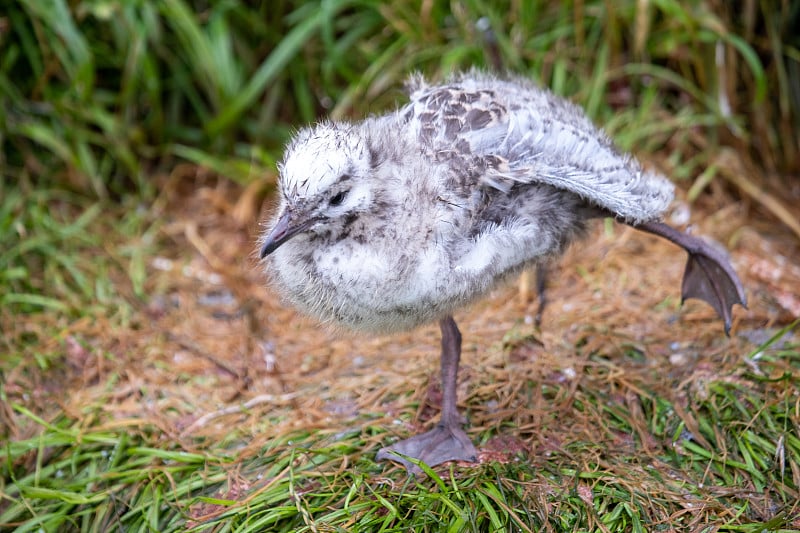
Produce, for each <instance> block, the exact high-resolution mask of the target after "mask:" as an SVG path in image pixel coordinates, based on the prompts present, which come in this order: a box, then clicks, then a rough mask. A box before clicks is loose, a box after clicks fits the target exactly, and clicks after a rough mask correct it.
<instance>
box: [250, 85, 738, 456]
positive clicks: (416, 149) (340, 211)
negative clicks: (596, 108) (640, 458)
mask: <svg viewBox="0 0 800 533" xmlns="http://www.w3.org/2000/svg"><path fill="white" fill-rule="evenodd" d="M410 88H411V97H410V101H409V103H408V104H407V105H405V106H403V107H401V108H399V109H398V110H396V111H394V112H392V113H389V114H386V115H383V116H377V117H370V118H367V119H365V120H364V121H363V122H359V123H357V124H347V123H334V122H323V123H321V124H318V125H316V126H313V127H310V128H306V129H303V130H301V131H300V132H299V133H298V134H297V135H296V136H295V138H294V140H293V141H292V142H291V144H290V145H289V146H288V148H287V150H286V155H285V157H284V160H283V162H282V163H281V165H280V181H279V186H280V196H281V200H280V208H279V209H278V213H277V216H276V218H275V219H274V221H273V223H272V227H271V229H270V231H269V232H268V233H267V234H266V235H265V237H264V241H263V245H262V253H261V255H262V257H264V256H268V259H267V261H266V268H267V271H268V272H269V274H270V276H271V278H272V279H273V282H274V284H275V286H277V287H278V288H279V289H280V291H281V292H282V293H283V294H284V295H285V296H286V298H287V299H288V300H289V301H291V302H292V303H293V304H294V305H296V306H297V307H299V308H300V309H301V310H303V311H304V312H306V313H308V314H310V315H313V316H315V317H317V318H318V319H320V320H322V321H324V322H328V323H332V324H335V325H341V326H344V327H348V328H352V329H356V330H365V331H370V332H379V333H387V332H391V331H398V330H406V329H410V328H413V327H415V326H417V325H420V324H423V323H426V322H430V321H433V320H440V324H441V327H442V332H443V335H444V339H445V340H444V341H443V352H442V365H443V372H444V373H452V379H451V380H444V381H445V385H444V387H445V396H446V397H451V398H450V400H448V401H446V404H445V406H444V407H443V421H442V426H441V427H440V428H439V429H437V430H434V432H431V433H430V434H425V436H420V437H416V438H414V439H410V440H409V441H404V442H405V443H407V444H406V445H405V446H406V447H405V448H403V447H402V446H401V447H397V446H396V447H394V448H393V450H395V451H400V452H401V453H404V454H408V455H413V456H415V457H418V458H420V459H422V460H425V461H426V462H429V463H431V464H435V463H436V462H441V461H442V460H447V459H452V458H467V457H470V456H471V455H470V454H473V452H474V448H470V447H471V444H470V443H469V441H468V440H466V437H465V435H464V434H463V431H461V430H460V428H459V427H458V426H459V423H458V421H457V418H458V417H457V413H456V411H455V384H454V379H455V370H454V369H456V368H457V365H458V353H457V351H458V350H460V336H459V334H458V329H457V328H456V326H455V322H453V321H452V318H450V315H451V314H452V313H453V312H454V311H455V310H456V309H458V308H460V307H462V306H464V305H465V304H468V303H469V302H471V301H473V300H475V299H476V298H478V297H480V296H482V295H483V294H485V293H486V292H487V291H488V290H490V289H491V288H493V287H494V286H495V285H496V284H497V283H499V282H501V281H503V280H504V279H507V278H508V277H509V276H512V275H514V274H516V273H518V272H519V271H520V270H522V269H523V268H526V267H528V266H531V265H534V264H537V263H541V262H543V261H545V260H547V259H549V258H551V257H554V256H557V255H558V254H560V253H561V252H563V250H564V248H565V247H566V246H567V245H568V244H569V243H570V242H572V241H574V240H575V239H576V238H577V237H579V236H580V235H581V234H582V232H583V230H584V228H585V226H586V222H587V221H588V220H590V219H592V218H595V217H599V216H612V217H615V218H617V219H618V220H620V221H622V222H626V223H628V224H631V225H634V226H639V227H642V229H646V230H648V231H651V232H655V233H658V234H661V235H663V231H662V228H663V225H661V224H660V223H658V222H656V221H657V220H658V219H659V218H660V216H661V214H662V213H663V212H664V210H665V209H666V207H667V205H668V204H669V202H670V201H671V199H672V196H673V187H672V184H671V183H670V182H669V181H668V180H666V179H665V178H663V177H662V176H660V175H658V174H655V173H652V172H647V171H644V170H643V169H642V168H641V167H640V165H639V164H638V162H636V161H635V160H634V159H632V158H631V157H630V156H628V155H626V154H620V153H619V152H618V151H617V150H616V149H615V148H614V146H613V145H612V143H611V141H610V140H609V139H608V137H607V136H606V135H605V134H603V133H602V132H601V131H600V130H598V129H597V128H596V127H595V126H594V125H592V124H591V122H590V121H589V120H588V119H587V118H586V116H585V115H584V114H583V112H582V111H581V110H580V109H579V108H578V107H576V106H575V105H573V104H571V103H569V102H567V101H566V100H564V99H562V98H558V97H556V96H554V95H553V94H551V93H550V92H548V91H546V90H543V89H540V88H538V87H536V86H534V85H533V84H531V83H529V82H527V81H525V80H522V79H512V80H502V79H498V78H495V77H492V76H489V75H485V74H481V73H477V72H470V73H467V74H464V75H460V76H457V77H454V78H453V79H451V80H450V81H448V82H447V83H445V84H443V85H429V84H427V83H426V82H425V81H424V80H423V79H422V78H414V79H413V80H412V81H411V83H410ZM670 235H672V234H670ZM679 235H680V234H679ZM672 236H673V237H674V235H672ZM678 238H679V240H680V239H682V238H681V237H680V236H679V237H678ZM687 239H690V238H688V237H687ZM691 243H692V244H693V245H695V244H697V243H696V242H695V241H694V240H692V241H691ZM678 244H681V245H682V246H683V245H684V243H683V242H678ZM697 246H698V247H700V248H702V245H697ZM704 252H705V249H703V250H702V251H701V255H703V254H704ZM704 257H705V255H704ZM712 261H713V262H714V263H715V264H716V263H719V262H720V261H722V262H727V261H726V259H724V257H723V258H722V259H720V258H719V257H717V256H714V257H713V258H712ZM723 270H724V272H725V273H726V274H727V275H728V277H730V276H731V275H732V277H733V278H734V279H735V273H733V274H731V273H732V270H730V268H729V265H728V266H727V267H724V268H723ZM700 283H702V280H700ZM733 287H734V289H735V290H734V293H735V295H736V296H737V297H738V296H741V298H739V303H743V294H741V287H740V285H739V284H738V280H735V283H733ZM685 296H686V294H685ZM688 296H693V295H692V294H689V295H688ZM694 296H696V295H694ZM731 300H732V303H730V304H729V305H728V304H725V305H722V304H721V305H720V306H719V307H718V309H719V308H726V309H727V311H728V313H729V311H730V306H731V305H732V304H733V303H737V302H736V299H735V298H733V296H731ZM707 301H708V300H707ZM721 301H722V299H721ZM725 318H726V326H727V323H728V322H729V318H728V316H726V317H725ZM445 345H447V346H449V348H448V347H447V346H445ZM448 350H449V351H450V352H455V353H450V354H448ZM445 367H447V368H445ZM451 370H452V372H450V371H451ZM448 381H452V383H451V384H448ZM448 402H449V403H448ZM451 404H452V405H451ZM442 431H444V434H445V437H446V438H444V441H447V438H449V437H452V438H451V440H450V441H447V442H445V443H444V444H443V443H442V441H443V438H442V435H443V433H442ZM434 434H435V435H434ZM448 436H449V437H448ZM453 438H454V439H455V441H453V440H452V439H453ZM449 448H454V449H455V452H454V453H453V454H450V453H449V451H448V450H449ZM430 449H436V450H435V451H434V452H431V451H430ZM440 452H441V453H440ZM442 453H443V455H442ZM451 455H452V456H451Z"/></svg>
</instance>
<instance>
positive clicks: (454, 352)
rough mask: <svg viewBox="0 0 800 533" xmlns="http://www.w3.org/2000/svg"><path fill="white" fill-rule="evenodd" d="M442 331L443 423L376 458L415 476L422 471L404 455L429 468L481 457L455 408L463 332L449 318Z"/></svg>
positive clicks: (381, 451) (388, 449) (441, 421)
mask: <svg viewBox="0 0 800 533" xmlns="http://www.w3.org/2000/svg"><path fill="white" fill-rule="evenodd" d="M439 327H440V329H441V330H442V357H441V365H442V395H443V398H442V417H441V420H440V421H439V423H438V424H437V425H436V427H435V428H434V429H432V430H431V431H428V432H427V433H423V434H421V435H417V436H416V437H411V438H410V439H405V440H401V441H400V442H398V443H396V444H394V445H392V446H388V447H386V448H382V449H381V450H380V451H379V452H378V455H377V459H378V460H379V461H382V460H384V459H391V460H393V461H397V462H399V463H402V465H403V466H405V467H406V469H407V470H408V471H409V472H410V473H412V474H414V473H418V472H419V471H420V470H419V468H417V467H416V465H414V464H413V463H411V462H410V461H408V460H407V459H405V458H404V457H402V455H406V456H408V457H413V458H414V459H419V460H420V461H422V462H423V463H425V464H427V465H428V466H435V465H438V464H440V463H444V462H445V461H476V460H477V455H478V451H477V450H476V449H475V446H474V445H473V444H472V441H470V440H469V437H468V436H467V434H466V433H465V432H464V430H463V429H461V425H462V421H461V417H460V416H459V414H458V406H457V404H456V386H457V382H458V362H459V359H460V358H461V332H459V331H458V326H456V322H455V320H453V317H450V316H448V317H445V318H443V319H442V320H440V321H439ZM398 454H401V455H398Z"/></svg>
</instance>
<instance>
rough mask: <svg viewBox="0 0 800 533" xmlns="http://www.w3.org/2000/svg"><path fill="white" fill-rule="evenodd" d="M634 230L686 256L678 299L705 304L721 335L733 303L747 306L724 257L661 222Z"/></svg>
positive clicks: (721, 253)
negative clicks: (661, 240)
mask: <svg viewBox="0 0 800 533" xmlns="http://www.w3.org/2000/svg"><path fill="white" fill-rule="evenodd" d="M633 227H634V228H636V229H639V230H642V231H646V232H648V233H652V234H654V235H658V236H659V237H664V238H665V239H667V240H669V241H672V242H673V243H675V244H677V245H678V246H680V247H682V248H683V249H684V250H686V252H687V253H688V254H689V260H688V261H687V262H686V270H685V271H684V273H683V286H682V289H681V297H682V299H683V300H686V299H688V298H698V299H700V300H703V301H705V302H707V303H708V304H709V305H710V306H711V307H713V308H714V310H715V311H716V312H717V314H718V315H719V316H720V318H722V321H723V322H724V324H725V334H726V335H727V334H728V333H729V332H730V329H731V312H732V308H733V306H734V305H735V304H739V305H741V306H742V307H745V308H746V307H747V297H746V296H745V294H744V287H742V282H741V281H739V277H738V276H737V275H736V272H735V271H734V270H733V267H732V266H731V263H730V261H729V260H728V257H727V255H726V254H725V252H724V251H723V250H721V249H718V248H717V247H716V246H715V245H714V244H711V243H709V242H706V241H704V240H703V239H700V238H698V237H694V236H692V235H689V234H687V233H681V232H680V231H678V230H676V229H674V228H672V227H670V226H667V225H666V224H664V223H662V222H646V223H644V224H639V225H638V226H633Z"/></svg>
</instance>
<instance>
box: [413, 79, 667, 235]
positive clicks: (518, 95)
mask: <svg viewBox="0 0 800 533" xmlns="http://www.w3.org/2000/svg"><path fill="white" fill-rule="evenodd" d="M409 87H410V90H411V102H410V103H409V104H408V106H407V107H406V108H404V109H401V110H400V111H399V114H400V116H401V117H404V118H405V120H406V121H409V122H411V123H414V122H416V123H418V124H419V130H418V131H417V132H415V133H416V135H417V136H418V139H419V141H420V143H421V144H422V145H423V146H427V147H428V149H429V150H430V151H431V153H432V154H433V155H434V156H438V155H440V154H443V153H447V154H448V156H449V157H461V158H464V159H469V160H470V161H472V164H471V166H473V167H475V166H477V167H479V168H482V169H484V171H483V175H482V177H481V182H482V183H483V185H484V186H487V187H492V188H495V189H499V190H501V191H505V192H507V191H508V190H510V189H511V188H512V187H513V186H514V185H515V184H517V183H544V184H548V185H551V186H554V187H556V188H559V189H562V190H566V191H570V192H572V193H575V194H577V195H578V196H580V197H581V198H583V199H584V200H586V201H588V202H590V203H592V204H594V205H597V206H599V207H601V208H603V209H605V210H607V211H609V212H610V213H612V214H614V215H615V216H617V217H618V218H620V219H623V220H625V221H626V222H629V223H633V224H638V223H642V222H646V221H650V220H655V219H657V218H659V217H660V215H661V214H662V213H663V212H664V210H665V209H666V208H667V206H668V205H669V203H670V201H671V200H672V198H673V190H674V187H673V185H672V183H671V182H670V181H669V180H667V179H666V178H664V177H663V176H661V175H659V174H656V173H654V172H648V171H645V170H643V169H642V167H641V166H640V165H639V163H638V162H637V161H636V160H635V159H633V158H631V157H630V156H628V155H626V154H621V153H620V152H619V151H618V150H617V149H616V148H615V147H614V145H613V143H612V142H611V140H610V139H609V138H608V136H607V135H606V134H605V133H603V132H602V131H601V130H599V129H598V128H597V127H595V126H594V125H593V124H592V123H591V121H590V120H589V119H588V118H587V117H586V115H585V114H584V112H583V111H582V110H581V109H580V108H579V107H577V106H575V105H574V104H572V103H570V102H568V101H567V100H565V99H563V98H560V97H557V96H555V95H554V94H552V93H551V92H549V91H547V90H544V89H541V88H539V87H537V86H535V85H534V84H532V83H531V82H529V81H527V80H524V79H521V78H516V79H509V80H501V79H498V78H495V77H493V76H490V75H487V74H483V73H480V72H474V71H473V72H468V73H466V74H462V75H459V76H457V77H455V78H452V79H451V80H449V82H448V83H446V84H444V85H437V86H429V85H427V84H426V82H425V81H424V80H423V79H422V78H421V77H414V78H412V79H411V81H410V83H409ZM412 117H414V118H416V119H417V120H416V121H411V120H410V119H411V118H412ZM476 159H478V160H480V161H478V162H477V164H476V162H475V160H476Z"/></svg>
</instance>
